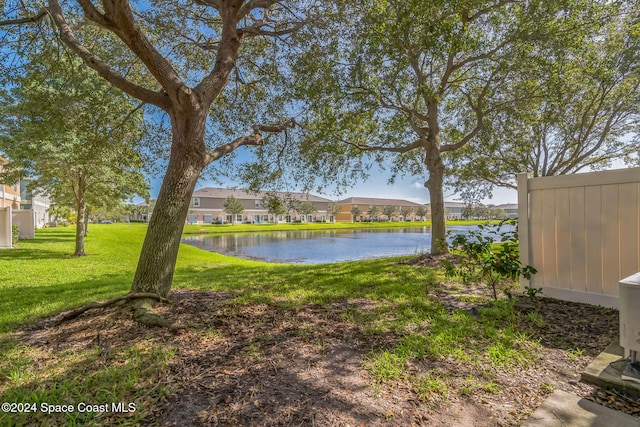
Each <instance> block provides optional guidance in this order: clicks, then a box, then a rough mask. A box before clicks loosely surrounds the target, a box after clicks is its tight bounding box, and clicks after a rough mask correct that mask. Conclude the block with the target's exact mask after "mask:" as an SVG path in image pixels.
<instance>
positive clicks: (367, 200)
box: [337, 197, 422, 206]
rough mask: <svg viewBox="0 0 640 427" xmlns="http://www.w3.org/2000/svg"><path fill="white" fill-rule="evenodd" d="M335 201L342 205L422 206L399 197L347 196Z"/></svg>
mask: <svg viewBox="0 0 640 427" xmlns="http://www.w3.org/2000/svg"><path fill="white" fill-rule="evenodd" d="M337 203H340V204H344V205H382V206H384V205H393V206H422V205H421V204H419V203H414V202H410V201H408V200H400V199H377V198H374V197H349V198H347V199H344V200H339V201H338V202H337Z"/></svg>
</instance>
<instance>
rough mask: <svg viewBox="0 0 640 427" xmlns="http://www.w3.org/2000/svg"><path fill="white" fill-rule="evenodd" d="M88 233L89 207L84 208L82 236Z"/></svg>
mask: <svg viewBox="0 0 640 427" xmlns="http://www.w3.org/2000/svg"><path fill="white" fill-rule="evenodd" d="M87 234H89V209H85V210H84V237H87Z"/></svg>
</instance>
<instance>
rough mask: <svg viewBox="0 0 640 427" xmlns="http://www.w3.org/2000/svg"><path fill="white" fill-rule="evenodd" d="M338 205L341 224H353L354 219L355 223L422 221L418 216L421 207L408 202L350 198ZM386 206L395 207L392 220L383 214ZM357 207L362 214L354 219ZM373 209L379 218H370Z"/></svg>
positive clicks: (339, 202) (338, 216)
mask: <svg viewBox="0 0 640 427" xmlns="http://www.w3.org/2000/svg"><path fill="white" fill-rule="evenodd" d="M336 203H337V204H338V206H340V211H339V212H338V215H337V216H336V221H339V222H352V221H354V219H355V221H372V220H376V219H381V220H392V221H419V220H420V219H421V218H419V217H418V214H417V210H418V208H419V207H420V206H421V205H420V204H418V203H414V202H410V201H408V200H399V199H378V198H372V197H349V198H347V199H344V200H340V201H338V202H336ZM385 206H393V207H394V213H393V215H392V216H391V218H388V217H387V216H386V215H384V214H383V209H384V207H385ZM356 207H357V208H358V209H359V210H360V213H359V214H358V215H357V217H356V218H354V217H353V214H352V209H354V208H356ZM373 207H376V208H377V210H378V215H377V217H378V218H370V215H369V212H370V211H371V209H372V208H373ZM405 212H408V213H405Z"/></svg>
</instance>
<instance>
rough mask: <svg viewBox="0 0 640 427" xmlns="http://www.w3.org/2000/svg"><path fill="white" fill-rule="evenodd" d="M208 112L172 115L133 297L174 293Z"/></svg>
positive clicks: (185, 111)
mask: <svg viewBox="0 0 640 427" xmlns="http://www.w3.org/2000/svg"><path fill="white" fill-rule="evenodd" d="M206 111H207V110H206V109H202V108H186V109H185V108H182V109H180V111H178V112H172V113H171V114H170V116H171V122H172V131H173V141H172V149H171V157H170V159H169V165H168V167H167V173H166V175H165V177H164V179H163V181H162V187H161V188H160V193H159V195H158V200H157V201H156V205H155V208H154V210H153V215H152V216H151V220H150V221H149V228H148V230H147V234H146V236H145V239H144V244H143V246H142V252H141V253H140V259H139V260H138V267H137V269H136V274H135V277H134V279H133V283H132V285H131V293H145V292H149V293H156V294H158V295H159V296H160V297H163V298H166V297H168V295H169V292H170V291H171V283H172V281H173V273H174V270H175V264H176V260H177V257H178V249H179V247H180V239H181V237H182V230H183V228H184V224H185V220H186V217H187V213H188V211H189V205H190V202H191V197H192V194H193V191H194V189H195V186H196V182H197V181H198V178H199V176H200V173H201V172H202V169H203V168H204V167H205V162H204V158H205V145H204V127H205V120H206Z"/></svg>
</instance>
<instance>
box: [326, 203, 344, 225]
mask: <svg viewBox="0 0 640 427" xmlns="http://www.w3.org/2000/svg"><path fill="white" fill-rule="evenodd" d="M341 211H342V206H341V205H339V204H337V203H330V204H329V207H328V208H327V212H328V213H329V215H331V216H332V217H333V221H334V222H335V220H336V217H337V216H338V214H339V213H340V212H341Z"/></svg>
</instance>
